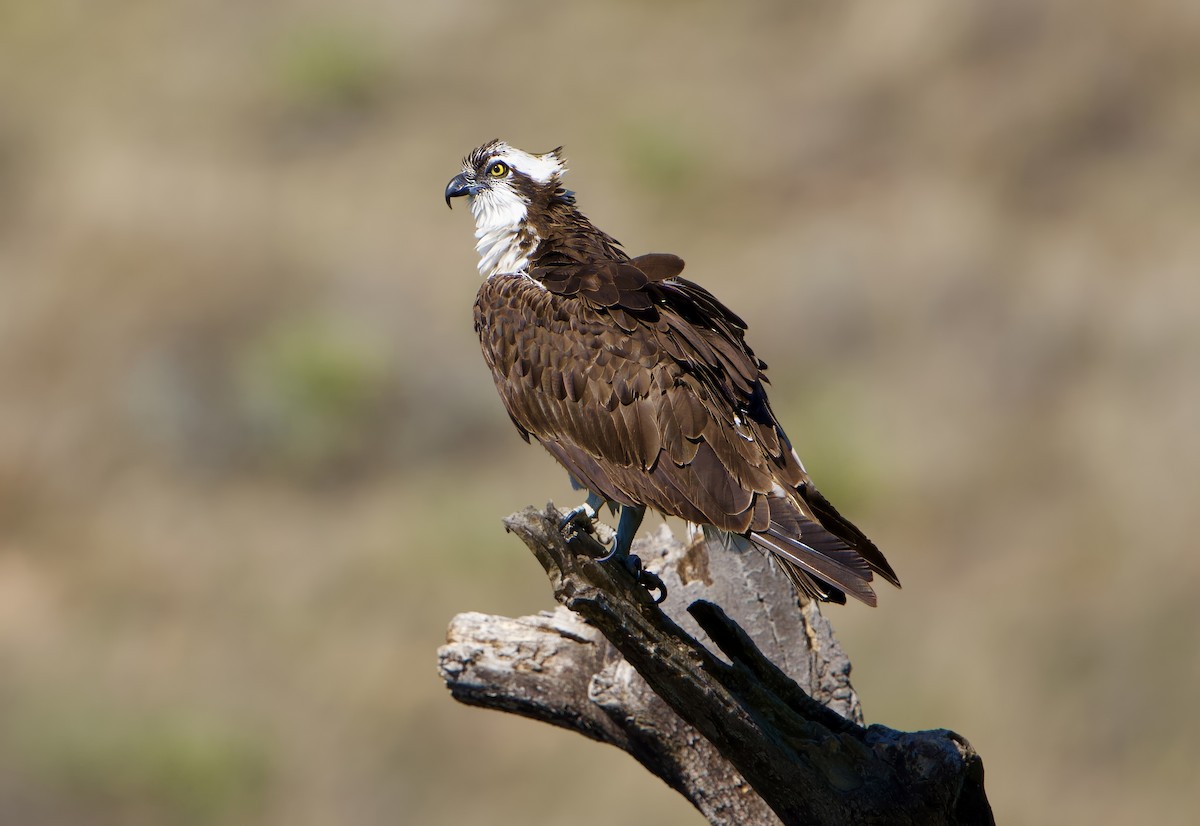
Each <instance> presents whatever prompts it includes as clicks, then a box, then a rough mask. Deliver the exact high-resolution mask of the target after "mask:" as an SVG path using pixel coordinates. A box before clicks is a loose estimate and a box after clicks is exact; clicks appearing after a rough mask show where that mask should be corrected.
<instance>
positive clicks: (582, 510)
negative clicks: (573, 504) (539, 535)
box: [558, 502, 596, 532]
mask: <svg viewBox="0 0 1200 826" xmlns="http://www.w3.org/2000/svg"><path fill="white" fill-rule="evenodd" d="M595 519H596V509H595V508H593V507H592V506H591V505H589V504H588V503H586V502H584V503H583V504H582V505H580V506H579V507H577V508H571V509H570V510H569V511H567V512H566V513H565V514H564V515H563V518H562V519H560V520H558V529H559V530H560V531H565V530H567V529H568V528H570V527H571V526H572V525H574V524H575V523H580V526H581V527H582V528H583V529H584V530H586V531H589V532H590V531H591V530H592V522H593V521H594V520H595Z"/></svg>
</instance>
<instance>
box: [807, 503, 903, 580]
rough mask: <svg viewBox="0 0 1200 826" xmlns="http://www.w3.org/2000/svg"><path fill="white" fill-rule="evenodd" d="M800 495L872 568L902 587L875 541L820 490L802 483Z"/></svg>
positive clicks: (820, 518)
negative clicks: (835, 506)
mask: <svg viewBox="0 0 1200 826" xmlns="http://www.w3.org/2000/svg"><path fill="white" fill-rule="evenodd" d="M799 492H800V496H801V498H803V499H804V503H805V504H806V505H808V507H809V508H811V509H812V512H813V515H814V516H816V517H817V521H819V522H820V523H821V524H822V525H824V526H825V528H826V529H827V530H828V531H829V532H830V533H833V534H835V535H836V536H838V537H840V538H841V539H843V540H845V542H846V543H847V544H848V545H850V546H852V547H853V548H854V550H855V551H857V552H858V554H859V556H861V557H862V558H863V559H865V560H866V562H867V564H868V565H870V566H871V570H872V571H875V572H876V573H877V574H879V575H880V576H882V577H883V578H884V579H886V580H887V581H888V582H890V583H892V584H893V585H895V586H896V587H897V588H899V587H900V578H899V577H898V576H896V572H895V571H894V570H892V566H891V565H889V564H888V561H887V559H885V558H884V556H883V553H882V552H881V551H880V550H879V549H878V548H877V547H875V543H874V542H872V541H871V540H869V539H867V537H866V535H865V534H863V532H862V531H860V530H859V529H858V528H856V527H855V526H854V524H853V523H851V522H850V520H849V519H847V518H846V517H844V516H842V515H841V514H840V513H838V512H837V509H836V508H834V506H833V505H832V504H830V502H829V500H828V499H826V498H825V497H824V496H822V495H821V493H820V491H818V490H817V489H816V488H814V487H813V486H812V485H801V486H800V488H799Z"/></svg>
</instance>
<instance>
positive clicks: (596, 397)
mask: <svg viewBox="0 0 1200 826" xmlns="http://www.w3.org/2000/svg"><path fill="white" fill-rule="evenodd" d="M605 238H607V236H605ZM609 240H611V239H609ZM609 252H611V250H610V251H609ZM548 260H549V261H550V265H549V266H539V267H535V268H534V269H532V270H531V271H530V273H529V275H528V276H524V275H512V276H509V275H504V276H494V277H492V278H490V279H488V280H487V281H485V283H484V284H483V286H482V287H481V288H480V291H479V296H478V299H477V301H476V305H475V326H476V330H477V331H478V333H479V336H480V342H481V344H482V346H483V351H484V357H485V360H486V361H487V364H488V366H489V368H490V369H491V371H492V376H493V378H494V379H495V382H496V387H497V389H498V390H499V393H500V397H501V399H502V400H503V401H504V405H505V408H506V409H507V410H508V413H509V416H510V417H511V418H512V420H513V422H514V423H515V424H516V426H517V428H518V430H520V431H521V434H522V436H524V437H525V438H526V439H528V438H529V436H531V435H532V436H533V437H535V438H536V439H537V440H538V441H539V442H541V443H542V444H543V445H544V446H545V447H546V449H547V450H548V451H549V452H550V453H551V454H552V455H553V456H554V457H555V458H556V459H558V461H559V462H560V463H561V464H562V465H563V466H564V467H566V468H567V470H568V472H570V473H571V475H572V476H574V477H575V478H576V479H577V480H578V481H579V482H581V483H582V484H584V485H585V486H586V487H587V488H589V489H590V490H592V491H594V492H595V493H597V494H599V495H600V496H603V497H604V498H605V499H607V500H609V501H612V502H618V503H620V504H624V505H630V504H641V505H647V506H649V507H652V508H654V509H656V510H659V511H661V512H663V513H667V514H671V515H675V516H680V517H682V518H684V519H687V520H689V521H693V522H698V523H706V524H709V525H712V526H714V527H716V528H718V529H720V530H722V531H728V532H731V533H733V534H741V535H743V536H745V537H746V538H747V539H749V540H751V541H753V542H754V543H755V544H757V545H758V546H759V547H761V548H763V549H765V550H768V551H769V552H771V553H772V554H774V555H776V556H777V557H778V558H779V559H780V560H781V565H782V566H783V568H784V571H785V572H786V573H787V574H788V576H789V577H790V578H791V579H792V581H793V582H794V583H796V586H797V589H798V590H800V591H802V592H804V593H808V594H810V595H813V596H816V597H818V598H821V599H837V598H838V596H840V594H841V592H843V591H844V592H845V593H848V594H850V595H853V596H855V597H856V598H858V599H861V600H863V601H864V602H868V603H869V604H874V601H875V596H874V592H873V590H872V589H871V586H870V584H869V582H870V580H871V578H872V571H875V572H879V573H881V574H882V575H883V576H884V577H885V578H887V579H888V580H889V581H892V582H896V579H895V574H894V572H892V570H891V568H890V566H888V564H887V562H886V560H884V559H883V556H882V554H880V553H879V551H878V550H877V549H876V548H875V546H874V545H872V544H871V543H870V541H869V540H867V538H866V537H865V536H863V535H862V533H861V532H860V531H858V529H857V528H854V526H853V525H851V524H850V523H849V522H848V521H847V520H845V519H844V518H843V517H841V516H840V514H838V513H837V511H836V510H834V509H833V507H832V505H830V504H829V503H828V501H827V500H825V499H824V497H822V496H820V494H819V493H817V492H816V490H815V489H814V488H812V486H811V481H810V480H809V479H808V477H807V474H805V473H804V470H803V468H802V467H801V466H800V464H799V461H798V460H797V459H796V457H795V454H794V453H793V452H792V450H791V446H790V444H789V442H788V440H787V437H786V436H785V435H784V434H783V431H782V429H780V427H779V425H778V422H777V421H776V420H775V417H774V414H773V413H772V412H771V410H770V407H769V404H768V403H767V399H766V393H765V389H764V386H763V385H764V383H765V381H766V377H765V376H764V375H763V370H764V369H765V366H766V365H765V364H763V363H762V362H761V361H760V360H759V359H758V358H756V357H755V355H754V353H753V351H751V350H750V348H749V347H748V346H747V345H746V343H745V340H744V333H745V329H746V325H745V323H744V322H743V321H742V320H741V319H740V318H739V317H738V316H736V315H735V314H734V313H732V312H731V311H730V310H728V308H726V307H725V306H724V305H722V304H721V303H720V302H719V301H717V299H716V298H714V297H713V296H712V295H711V294H710V293H709V292H708V291H706V290H705V289H704V288H702V287H700V286H699V285H696V284H693V283H691V282H689V281H686V280H684V279H680V278H677V276H678V274H679V273H680V272H681V271H682V269H683V262H682V260H680V259H678V258H677V257H675V256H671V255H666V254H652V255H647V256H641V257H640V258H636V259H632V260H629V259H625V258H624V257H623V254H620V253H619V251H618V252H617V253H615V254H612V255H611V257H610V258H607V259H605V258H601V259H597V258H592V259H590V260H586V256H585V255H583V254H582V253H578V254H577V253H574V252H572V251H571V250H570V249H567V250H565V251H563V252H560V253H556V254H555V256H550V257H549V259H548ZM583 260H586V263H581V261H583ZM822 583H824V584H822ZM842 599H843V600H844V597H842Z"/></svg>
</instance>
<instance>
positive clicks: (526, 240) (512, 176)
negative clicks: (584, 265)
mask: <svg viewBox="0 0 1200 826" xmlns="http://www.w3.org/2000/svg"><path fill="white" fill-rule="evenodd" d="M561 150H562V147H559V148H558V149H552V150H550V151H549V152H544V153H542V154H540V155H534V154H530V153H529V152H522V151H521V150H520V149H516V148H515V147H512V146H509V145H508V144H507V143H505V142H504V141H501V140H494V141H488V142H487V143H485V144H484V145H483V146H481V147H479V148H478V149H475V150H474V151H472V152H471V153H470V154H469V155H467V156H466V157H465V158H463V167H462V172H460V173H458V174H457V175H455V176H454V177H453V178H451V179H450V183H449V184H447V185H446V206H451V203H450V199H452V198H458V197H460V196H463V195H465V196H466V197H467V201H468V202H469V204H470V207H471V214H472V215H474V216H475V237H476V238H478V239H479V243H478V244H477V245H476V249H478V250H479V254H480V257H481V261H480V265H479V269H480V271H481V272H482V273H483V274H484V275H485V276H487V275H493V274H495V273H497V272H506V271H515V270H519V269H521V268H523V267H524V265H525V264H526V263H527V261H528V250H529V248H530V244H531V243H533V242H535V241H536V238H537V235H538V233H537V230H536V228H535V227H534V226H532V225H531V224H534V223H537V222H531V221H530V220H529V219H530V216H531V214H532V213H536V214H538V215H544V214H545V211H546V209H547V208H548V207H549V206H550V204H552V203H553V202H555V201H559V202H566V203H572V201H573V197H572V194H571V193H570V192H568V191H567V190H565V189H563V188H562V175H563V173H564V172H566V167H565V166H564V165H563V160H562V157H561V155H560V154H559V153H560V152H561ZM514 268H515V270H514Z"/></svg>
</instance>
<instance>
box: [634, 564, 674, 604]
mask: <svg viewBox="0 0 1200 826" xmlns="http://www.w3.org/2000/svg"><path fill="white" fill-rule="evenodd" d="M638 585H641V586H642V587H643V588H645V589H646V590H647V591H649V592H650V593H651V594H653V593H654V592H655V591H658V596H656V597H654V604H655V605H662V603H663V601H665V600H666V598H667V586H666V585H664V584H663V581H662V580H661V579H660V578H659V576H658V574H656V573H653V572H652V571H645V570H643V571H642V572H641V574H640V575H639V576H638Z"/></svg>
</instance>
